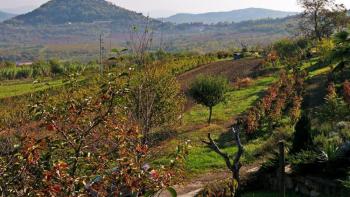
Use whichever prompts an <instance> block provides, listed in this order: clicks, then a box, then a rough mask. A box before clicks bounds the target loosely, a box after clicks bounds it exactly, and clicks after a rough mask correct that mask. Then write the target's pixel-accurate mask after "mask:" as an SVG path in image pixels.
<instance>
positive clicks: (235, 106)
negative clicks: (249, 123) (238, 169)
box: [154, 77, 275, 174]
mask: <svg viewBox="0 0 350 197" xmlns="http://www.w3.org/2000/svg"><path fill="white" fill-rule="evenodd" d="M274 80H275V78H274V77H264V78H260V79H257V80H256V81H255V82H254V83H253V84H252V85H251V86H249V87H247V88H243V89H241V90H237V91H231V92H229V93H228V96H227V101H226V102H225V103H221V104H219V105H218V106H216V107H215V108H214V114H213V118H214V124H212V125H210V126H208V125H206V121H207V116H208V112H207V111H208V110H207V109H206V108H205V107H202V106H200V105H197V106H195V107H194V108H192V110H191V111H189V112H187V113H186V114H185V118H184V119H185V120H184V121H185V126H184V128H182V130H180V131H179V134H178V136H177V137H176V138H175V139H172V140H171V141H169V142H166V143H165V144H164V145H163V146H162V147H161V148H160V151H159V152H158V154H157V156H158V157H157V158H159V159H156V161H155V162H154V163H155V164H164V163H166V162H168V160H169V158H168V156H169V154H170V153H172V151H173V150H174V149H175V147H176V146H177V145H178V144H179V143H181V142H184V141H187V140H190V141H191V146H192V147H191V149H190V153H189V155H188V158H187V160H186V170H187V171H188V172H189V173H191V174H197V173H202V172H203V171H210V170H215V169H224V168H225V163H224V161H223V160H222V158H221V157H220V156H219V155H217V154H216V153H215V152H213V151H211V150H210V149H208V148H207V147H206V146H204V145H203V143H202V142H201V141H202V140H204V139H206V136H207V133H212V137H213V139H218V144H219V145H220V147H221V148H222V149H223V150H224V151H226V152H229V153H232V154H234V153H235V152H236V151H237V149H236V147H235V146H233V144H232V141H233V140H232V139H231V137H232V136H231V135H230V133H228V131H227V128H225V127H223V126H220V125H223V123H225V122H227V121H229V120H230V119H232V118H233V117H235V116H237V115H239V114H241V113H242V112H244V111H246V110H247V109H248V108H249V107H251V106H252V105H253V104H254V103H255V102H256V101H257V100H258V98H259V96H260V95H261V94H262V93H263V92H264V90H266V89H267V87H268V86H269V85H270V84H271V83H272V82H273V81H274ZM201 124H204V126H201V128H200V129H190V130H187V129H186V127H188V126H189V125H191V126H195V125H201ZM260 144H261V143H260V142H259V140H256V141H252V142H250V143H249V144H246V145H245V150H246V153H245V155H244V158H243V160H244V161H246V162H248V161H250V160H251V159H252V158H251V155H252V153H253V152H255V151H256V150H257V149H258V148H259V147H260Z"/></svg>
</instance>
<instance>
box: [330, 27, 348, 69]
mask: <svg viewBox="0 0 350 197" xmlns="http://www.w3.org/2000/svg"><path fill="white" fill-rule="evenodd" d="M333 39H334V43H335V45H336V46H335V48H334V49H333V52H332V53H331V55H330V57H329V59H330V60H331V62H333V63H335V64H336V67H335V69H334V71H336V70H342V69H343V68H344V67H345V66H346V65H349V64H350V28H349V29H348V30H347V31H342V32H339V33H337V34H335V36H334V38H333Z"/></svg>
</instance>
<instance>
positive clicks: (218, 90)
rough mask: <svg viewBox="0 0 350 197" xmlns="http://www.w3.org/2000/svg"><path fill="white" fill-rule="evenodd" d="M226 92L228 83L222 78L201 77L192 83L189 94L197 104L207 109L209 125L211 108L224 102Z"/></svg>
mask: <svg viewBox="0 0 350 197" xmlns="http://www.w3.org/2000/svg"><path fill="white" fill-rule="evenodd" d="M227 90H228V81H227V79H225V78H223V77H215V76H204V75H201V76H199V77H198V78H197V79H196V80H195V81H194V82H193V83H192V85H191V87H190V90H189V93H190V95H191V97H192V98H193V99H194V100H195V101H196V102H197V103H199V104H201V105H204V106H206V107H208V108H209V118H208V123H209V124H210V123H211V115H212V112H213V107H214V106H215V105H217V104H219V103H220V102H222V101H224V100H225V93H226V92H227Z"/></svg>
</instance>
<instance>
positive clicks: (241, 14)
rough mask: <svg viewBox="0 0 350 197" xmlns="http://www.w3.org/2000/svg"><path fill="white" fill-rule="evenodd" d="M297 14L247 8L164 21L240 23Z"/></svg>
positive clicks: (183, 16) (177, 22) (176, 16)
mask: <svg viewBox="0 0 350 197" xmlns="http://www.w3.org/2000/svg"><path fill="white" fill-rule="evenodd" d="M295 14H297V13H296V12H283V11H276V10H269V9H262V8H247V9H241V10H233V11H229V12H209V13H203V14H176V15H174V16H170V17H168V18H165V19H164V21H166V22H172V23H176V24H181V23H205V24H212V23H219V22H241V21H248V20H258V19H266V18H283V17H287V16H291V15H295Z"/></svg>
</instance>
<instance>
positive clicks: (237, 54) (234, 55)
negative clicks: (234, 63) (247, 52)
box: [233, 53, 243, 60]
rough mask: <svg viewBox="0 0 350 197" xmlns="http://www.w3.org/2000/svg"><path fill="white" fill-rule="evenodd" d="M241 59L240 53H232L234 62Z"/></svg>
mask: <svg viewBox="0 0 350 197" xmlns="http://www.w3.org/2000/svg"><path fill="white" fill-rule="evenodd" d="M242 57H243V55H242V53H234V54H233V59H234V60H239V59H241V58H242Z"/></svg>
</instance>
